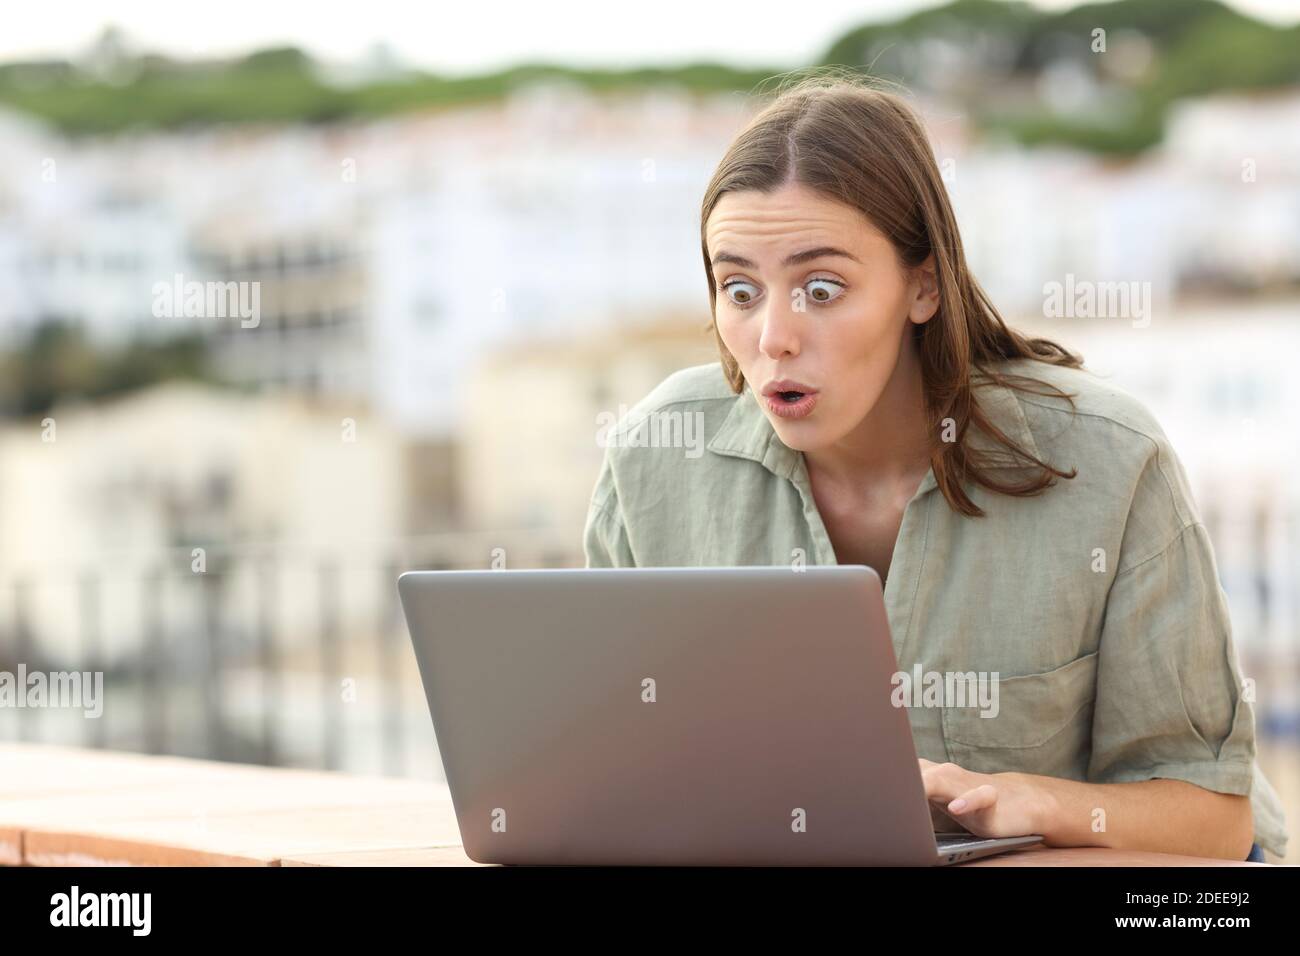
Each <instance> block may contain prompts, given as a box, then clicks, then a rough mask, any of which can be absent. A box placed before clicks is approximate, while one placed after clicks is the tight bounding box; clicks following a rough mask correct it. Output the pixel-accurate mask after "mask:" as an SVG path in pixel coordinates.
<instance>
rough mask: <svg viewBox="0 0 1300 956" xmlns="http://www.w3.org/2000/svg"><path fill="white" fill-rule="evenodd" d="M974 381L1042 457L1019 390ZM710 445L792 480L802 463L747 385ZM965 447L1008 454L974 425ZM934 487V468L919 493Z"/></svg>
mask: <svg viewBox="0 0 1300 956" xmlns="http://www.w3.org/2000/svg"><path fill="white" fill-rule="evenodd" d="M972 383H973V385H974V386H975V388H974V395H975V398H976V400H977V401H978V402H979V404H980V407H981V408H982V409H983V410H984V413H985V414H986V415H987V416H988V417H989V419H990V420H991V421H992V422H993V424H994V425H996V426H997V427H998V428H999V429H1001V430H1002V432H1003V434H1005V435H1006V436H1007V437H1009V438H1011V439H1012V440H1013V441H1014V442H1016V444H1018V445H1019V446H1020V447H1021V448H1023V449H1024V450H1025V451H1027V452H1029V454H1031V455H1033V456H1034V457H1035V458H1038V457H1041V456H1040V455H1039V452H1038V446H1037V445H1036V444H1035V443H1034V435H1033V432H1031V431H1030V429H1029V422H1028V421H1027V420H1026V418H1025V412H1024V409H1023V408H1022V407H1021V405H1020V400H1019V399H1018V398H1016V395H1015V392H1014V391H1013V390H1012V389H1010V388H1008V387H1006V386H1005V385H999V384H997V383H996V382H994V381H992V380H991V379H989V378H988V377H987V376H985V375H983V374H982V373H979V372H976V373H974V374H973V375H972ZM706 447H707V448H708V449H709V451H711V452H714V453H716V454H719V455H729V456H731V457H734V458H748V459H750V460H751V461H756V462H758V463H759V464H761V465H762V466H763V467H764V468H766V469H767V470H768V471H770V472H772V473H773V474H774V475H777V476H778V477H781V478H786V479H791V480H793V479H794V477H795V473H796V472H797V471H798V470H799V466H800V460H799V459H800V455H799V453H798V452H795V451H794V450H792V449H791V448H789V447H788V446H787V445H786V444H785V443H784V442H783V441H781V439H780V438H779V437H777V434H776V430H775V429H773V428H772V423H771V422H770V421H768V419H767V416H766V415H764V414H763V410H762V409H760V408H759V407H758V403H757V402H756V401H755V400H754V396H753V393H752V392H751V390H750V388H749V385H748V384H746V385H745V388H744V390H743V391H742V392H741V393H740V394H739V395H737V396H736V397H735V398H734V399H732V404H731V410H730V411H729V412H728V413H727V417H726V418H724V419H723V421H722V424H721V425H720V426H719V427H718V430H717V432H716V433H715V434H714V436H713V438H712V439H711V440H710V441H709V443H708V445H707V446H706ZM967 447H969V448H972V449H979V450H985V451H992V452H994V453H995V455H996V454H997V453H998V452H999V451H1000V452H1001V456H1002V457H1005V456H1006V455H1007V452H1006V450H1005V449H1004V448H1003V447H1002V446H1001V445H999V444H998V443H997V442H995V441H994V440H993V439H992V438H990V437H988V436H986V435H985V434H984V433H983V432H981V431H980V430H979V429H975V428H972V429H971V430H970V432H969V433H968V435H967ZM995 467H997V466H995ZM936 486H937V482H936V481H935V477H934V469H933V468H931V469H930V470H929V471H927V472H926V475H925V477H924V478H923V479H921V484H920V486H919V487H918V488H917V490H916V494H917V495H918V496H919V495H922V494H924V493H925V492H927V491H929V490H931V489H933V488H935V487H936Z"/></svg>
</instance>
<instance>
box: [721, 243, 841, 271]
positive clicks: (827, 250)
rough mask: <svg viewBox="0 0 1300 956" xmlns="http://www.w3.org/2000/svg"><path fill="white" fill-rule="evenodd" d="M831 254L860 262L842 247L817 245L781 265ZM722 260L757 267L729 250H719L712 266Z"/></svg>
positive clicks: (794, 263)
mask: <svg viewBox="0 0 1300 956" xmlns="http://www.w3.org/2000/svg"><path fill="white" fill-rule="evenodd" d="M832 256H841V257H843V258H845V259H852V260H853V261H854V262H856V263H858V264H859V265H861V264H862V262H861V260H860V259H859V258H858V257H857V256H855V255H853V254H852V253H849V252H845V251H844V250H843V249H837V248H836V247H835V246H818V247H817V248H816V249H805V250H804V251H803V252H796V253H795V254H794V255H792V256H788V257H787V258H786V260H785V262H783V263H781V265H783V266H797V265H800V264H801V263H804V262H811V261H812V260H813V259H822V258H830V257H832ZM724 262H730V263H731V264H732V265H734V266H740V267H741V268H742V269H755V268H757V266H755V265H754V263H752V262H750V261H749V260H748V259H746V258H745V257H744V256H736V255H732V254H731V253H729V252H719V253H718V254H717V255H716V256H714V257H713V265H714V266H719V265H721V264H722V263H724Z"/></svg>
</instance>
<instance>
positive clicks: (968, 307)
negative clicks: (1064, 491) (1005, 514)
mask: <svg viewBox="0 0 1300 956" xmlns="http://www.w3.org/2000/svg"><path fill="white" fill-rule="evenodd" d="M791 182H796V183H799V184H800V185H803V186H807V187H809V188H811V189H815V190H817V191H818V192H820V193H822V194H824V195H826V196H828V197H830V198H832V199H835V200H838V201H840V202H842V203H845V204H846V205H849V206H852V207H854V208H855V209H858V210H860V211H861V212H862V213H863V214H864V215H865V216H866V217H867V218H868V219H869V220H870V221H871V222H872V223H873V224H874V225H875V226H876V227H877V228H878V229H880V231H881V232H883V233H884V234H885V235H886V236H888V237H889V238H890V241H891V242H892V243H893V245H894V249H895V251H896V252H897V254H898V257H899V261H900V262H901V263H902V264H903V265H904V266H905V267H908V268H915V267H916V266H918V265H920V264H921V263H923V262H924V261H925V260H926V258H927V257H928V256H930V255H931V254H933V255H934V265H935V275H936V278H937V280H938V286H939V310H938V312H937V313H936V314H935V315H934V316H933V317H932V318H931V319H930V320H929V321H928V322H925V323H923V324H921V325H915V324H914V325H913V326H912V333H913V335H914V336H915V337H916V342H917V345H918V347H919V352H920V356H921V371H922V380H923V383H924V390H925V397H926V415H927V418H928V420H929V422H930V424H931V435H934V436H936V438H937V436H938V434H939V426H940V425H941V424H942V423H943V422H944V420H945V419H949V418H950V419H952V420H953V423H955V435H956V440H955V441H949V442H943V441H937V440H934V441H933V444H932V447H931V452H930V463H931V466H932V467H933V469H934V476H935V479H936V482H937V485H938V488H939V489H940V490H941V491H942V492H943V495H944V497H945V498H946V499H947V500H948V503H949V505H951V506H952V508H954V509H955V510H957V511H959V512H961V513H962V514H965V515H970V516H978V515H983V514H984V512H983V511H982V510H981V509H980V508H979V507H978V506H977V505H976V504H975V503H974V502H973V501H971V499H970V497H969V496H968V495H967V494H966V492H965V490H964V489H963V488H962V483H963V481H965V480H967V479H969V480H971V481H973V482H975V483H976V484H978V485H981V486H983V487H985V488H988V489H990V490H992V491H995V492H999V493H1001V494H1006V495H1035V494H1039V493H1041V492H1042V491H1043V490H1045V489H1046V488H1049V487H1051V486H1052V485H1054V484H1055V483H1056V478H1057V477H1060V478H1073V477H1074V476H1075V475H1076V474H1078V470H1077V469H1075V470H1073V471H1071V472H1070V473H1068V474H1067V473H1066V472H1064V471H1060V470H1058V469H1057V468H1055V467H1053V466H1052V465H1050V464H1048V463H1047V462H1044V461H1042V460H1040V459H1039V458H1037V457H1036V456H1034V455H1032V454H1030V453H1029V452H1028V451H1026V450H1025V449H1024V448H1021V447H1020V446H1019V445H1017V444H1016V443H1015V441H1013V440H1012V439H1011V438H1009V437H1008V436H1007V435H1006V434H1005V433H1003V432H1002V431H1001V430H1000V429H998V428H997V426H996V425H994V424H993V423H992V422H991V421H990V420H989V418H988V417H987V416H986V415H985V413H984V411H983V410H982V409H981V408H980V406H979V403H978V402H977V401H976V400H975V397H974V395H973V394H972V391H973V390H972V380H971V378H972V373H973V372H975V371H978V372H980V373H981V374H983V375H987V376H988V377H989V378H990V379H991V380H992V381H994V382H997V383H998V384H1000V385H1004V386H1006V387H1008V388H1013V389H1016V390H1017V391H1022V392H1029V393H1032V394H1038V395H1052V394H1054V395H1058V396H1060V397H1062V398H1065V399H1066V400H1067V401H1069V402H1070V405H1071V407H1073V406H1074V402H1073V396H1071V395H1068V394H1067V393H1065V392H1062V391H1061V390H1060V389H1059V388H1057V387H1056V386H1054V385H1050V384H1049V383H1046V382H1041V381H1038V380H1037V379H1033V378H1028V377H1026V376H1020V375H1003V374H1000V373H998V372H996V371H994V370H992V369H990V368H989V367H988V366H989V365H991V364H994V363H997V362H999V361H1002V360H1006V359H1033V360H1036V361H1040V362H1045V363H1048V364H1051V365H1063V366H1067V367H1070V368H1080V367H1082V365H1083V359H1082V357H1081V356H1078V355H1075V354H1073V353H1071V352H1069V351H1068V350H1066V349H1065V348H1063V347H1062V346H1060V345H1057V344H1056V343H1055V342H1051V341H1049V340H1047V339H1040V338H1027V337H1025V336H1023V335H1021V334H1019V333H1017V332H1016V331H1014V330H1013V329H1011V328H1008V326H1007V324H1006V323H1005V322H1004V321H1003V320H1002V317H1001V316H1000V315H999V314H998V310H997V309H996V308H995V307H994V305H993V303H992V302H991V301H990V299H989V297H988V294H987V293H985V291H984V290H983V289H982V288H980V285H979V283H978V282H976V281H975V277H974V276H973V275H971V272H970V269H969V267H968V266H967V265H966V257H965V254H964V253H963V251H962V245H961V237H960V235H959V234H958V232H957V222H956V219H955V218H954V216H953V212H952V206H951V204H950V203H949V200H948V193H947V190H946V189H945V188H944V184H943V180H942V177H941V176H940V174H939V168H938V165H937V164H936V163H935V159H934V155H933V152H932V150H931V148H930V143H929V140H928V139H927V137H926V134H925V130H924V128H923V127H922V125H921V122H920V120H919V119H918V117H917V115H916V113H915V112H913V110H912V109H911V107H909V106H908V104H907V103H906V101H905V100H904V99H903V98H902V97H901V96H900V95H897V94H896V93H893V92H890V91H888V90H886V89H883V88H881V84H880V82H879V81H869V80H867V79H865V78H863V77H861V76H856V75H854V74H847V75H846V74H844V73H840V72H837V71H834V70H831V71H827V70H825V69H823V70H822V71H820V73H819V74H815V75H812V76H808V77H805V78H803V79H799V80H797V81H796V82H795V83H794V84H793V85H792V86H790V87H789V88H787V89H786V90H785V91H784V92H781V93H780V95H779V96H778V97H777V98H776V99H775V100H774V101H773V102H772V103H770V104H769V105H768V106H767V107H766V108H764V109H763V110H762V111H761V112H760V113H759V114H758V115H757V116H755V117H754V118H753V119H752V120H751V121H750V123H749V124H748V125H747V126H746V127H745V129H744V130H742V131H741V133H740V134H739V135H738V136H737V137H736V139H735V140H734V141H733V142H732V144H731V146H730V147H729V148H728V149H727V152H726V154H725V155H724V156H723V157H722V161H721V162H720V163H719V164H718V168H717V171H716V172H715V173H714V174H713V178H712V180H711V181H710V182H709V186H708V189H706V190H705V193H704V203H703V206H702V208H701V212H700V245H701V248H702V249H703V252H704V271H705V274H706V276H707V277H708V282H709V308H710V314H711V315H713V316H714V317H715V318H716V315H717V313H716V308H717V287H716V284H715V283H714V280H713V270H712V268H711V264H710V262H709V249H708V244H707V243H706V242H705V238H704V235H705V226H706V224H707V223H708V219H709V215H710V214H711V213H712V212H713V208H714V206H716V205H717V203H718V200H719V199H721V198H722V196H723V195H724V194H726V193H729V192H737V191H741V190H757V191H759V192H764V193H767V192H773V191H775V190H777V189H779V188H781V187H782V186H784V185H786V184H788V183H791ZM709 328H711V329H712V330H713V332H714V334H715V336H716V338H717V343H718V350H719V352H720V353H721V357H722V368H723V372H724V373H725V374H726V377H727V381H728V382H729V383H730V384H731V388H732V390H733V391H734V392H736V393H737V394H740V392H742V391H743V389H744V385H745V380H744V376H743V375H742V374H741V371H740V368H739V366H738V364H737V363H736V360H735V358H734V357H733V356H732V355H731V353H730V352H728V351H727V348H726V346H725V345H723V343H722V337H721V335H719V334H718V330H717V324H716V322H711V323H710V325H709ZM1033 385H1041V386H1043V387H1045V388H1047V389H1049V390H1050V391H1042V390H1040V389H1036V388H1033V387H1032V386H1033ZM972 424H973V425H975V426H976V427H977V428H979V429H980V430H981V431H982V432H984V433H985V434H987V435H989V436H990V437H991V438H992V439H993V440H994V441H995V442H996V443H997V444H999V445H1001V446H1003V447H1004V448H1005V449H1006V450H1007V452H1009V453H1010V459H1009V462H1010V466H1011V467H1014V468H1016V469H1017V470H1023V469H1029V470H1030V472H1031V474H1030V476H1029V477H1028V478H1026V479H1024V480H1023V481H1020V482H1006V483H1004V482H1001V481H998V480H995V479H994V478H993V477H992V476H991V475H990V474H989V470H991V469H993V468H996V467H1008V465H1007V464H1006V461H1007V459H998V460H997V462H995V461H994V459H993V458H991V457H988V458H986V457H984V456H983V455H981V454H979V453H978V450H975V449H971V448H969V447H967V442H966V433H967V429H968V428H969V426H970V425H972Z"/></svg>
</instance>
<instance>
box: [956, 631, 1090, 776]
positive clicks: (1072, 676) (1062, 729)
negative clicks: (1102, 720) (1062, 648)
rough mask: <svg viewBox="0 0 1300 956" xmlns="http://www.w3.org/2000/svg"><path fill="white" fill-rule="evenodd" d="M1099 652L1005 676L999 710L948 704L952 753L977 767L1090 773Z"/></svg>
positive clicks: (961, 761) (1000, 684)
mask: <svg viewBox="0 0 1300 956" xmlns="http://www.w3.org/2000/svg"><path fill="white" fill-rule="evenodd" d="M1097 653H1098V652H1096V651H1094V652H1092V653H1091V654H1085V655H1084V656H1083V657H1079V658H1076V659H1075V660H1072V661H1070V662H1069V663H1068V664H1062V665H1061V666H1060V667H1057V668H1054V669H1052V670H1049V671H1043V672H1042V673H1040V674H1024V675H1021V676H1018V677H1002V678H1000V679H999V681H998V712H997V715H996V716H993V717H981V716H980V713H981V709H980V708H978V707H945V708H944V709H943V736H944V742H945V744H946V746H947V748H948V759H949V760H951V761H952V762H953V763H955V764H957V765H958V766H961V767H965V768H966V769H967V770H973V771H976V772H977V773H1000V772H1003V771H1018V772H1020V773H1034V774H1043V775H1045V776H1049V777H1068V778H1071V779H1074V780H1083V779H1085V778H1086V775H1087V770H1088V760H1089V758H1090V757H1091V754H1092V712H1093V705H1094V700H1095V699H1096V684H1097Z"/></svg>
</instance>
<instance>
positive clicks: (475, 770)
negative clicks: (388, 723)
mask: <svg viewBox="0 0 1300 956" xmlns="http://www.w3.org/2000/svg"><path fill="white" fill-rule="evenodd" d="M397 583H398V592H399V593H400V595H401V600H402V607H403V610H404V611H405V614H406V621H407V626H408V627H409V628H410V632H411V638H412V641H413V642H414V645H415V656H416V659H417V660H418V662H419V667H420V676H421V679H422V680H423V682H424V690H425V694H426V696H427V697H428V702H429V711H430V714H431V716H432V718H433V727H434V733H435V735H436V737H437V742H438V748H439V750H440V752H441V756H442V763H443V768H444V769H445V771H446V774H447V784H448V787H449V788H450V790H451V797H452V802H453V803H454V805H455V808H456V818H457V821H458V823H459V825H460V832H461V838H462V842H463V843H464V846H465V852H466V853H467V854H468V855H469V857H470V858H471V859H473V860H475V861H478V862H480V863H512V864H538V865H586V864H590V865H739V866H763V865H846V866H855V865H893V866H898V865H919V866H927V865H934V864H944V863H956V862H959V861H962V860H970V859H974V858H976V857H982V856H988V855H990V854H993V853H998V852H1001V851H1004V850H1008V849H1011V848H1013V847H1021V846H1028V845H1031V844H1034V843H1038V842H1041V840H1042V837H1041V836H1037V835H1028V836H1020V837H1012V838H1003V839H983V838H979V837H975V836H972V835H970V834H964V835H957V836H949V835H942V836H939V835H936V834H935V832H934V826H933V823H932V819H931V814H930V808H929V804H928V803H927V801H926V798H925V790H924V786H923V784H922V782H921V773H920V768H919V766H918V763H917V759H916V751H915V749H914V747H913V743H912V734H911V728H910V726H909V723H908V718H907V713H906V711H905V710H904V709H902V708H898V707H895V706H894V705H893V704H892V703H891V701H890V694H891V691H892V690H893V685H892V683H891V678H892V676H893V674H894V672H895V671H896V670H897V664H896V662H895V658H894V648H893V644H892V642H891V639H890V635H889V621H888V618H887V617H886V615H885V605H884V599H883V597H884V596H883V592H882V589H881V584H880V578H879V577H878V576H877V575H876V573H875V571H873V570H872V569H870V568H868V567H865V566H863V565H838V566H817V567H808V568H804V569H802V570H799V571H796V570H794V569H792V568H783V567H745V568H626V569H623V568H619V569H613V568H599V569H586V570H578V569H564V570H520V571H506V570H500V571H414V572H409V573H406V574H403V575H402V576H401V577H400V578H399V579H398V582H397Z"/></svg>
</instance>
